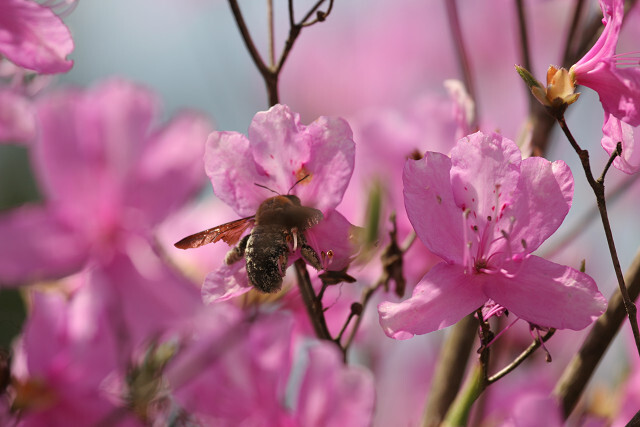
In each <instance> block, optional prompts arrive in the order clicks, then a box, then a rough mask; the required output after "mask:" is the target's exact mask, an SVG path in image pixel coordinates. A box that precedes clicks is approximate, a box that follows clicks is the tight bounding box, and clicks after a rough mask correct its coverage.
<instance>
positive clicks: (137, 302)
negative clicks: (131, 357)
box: [91, 238, 202, 347]
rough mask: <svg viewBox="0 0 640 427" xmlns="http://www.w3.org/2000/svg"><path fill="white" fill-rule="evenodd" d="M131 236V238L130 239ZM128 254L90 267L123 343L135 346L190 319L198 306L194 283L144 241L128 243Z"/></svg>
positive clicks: (117, 255)
mask: <svg viewBox="0 0 640 427" xmlns="http://www.w3.org/2000/svg"><path fill="white" fill-rule="evenodd" d="M132 239H135V238H132ZM127 246H129V248H128V253H123V252H116V253H114V254H113V258H112V260H111V262H109V263H106V264H104V265H102V266H101V267H100V268H96V269H95V270H93V274H92V277H91V281H92V283H93V286H99V287H100V290H99V292H100V293H101V295H102V298H103V299H104V300H105V301H107V302H106V303H105V304H109V309H110V312H111V313H113V315H114V316H118V317H117V319H118V320H117V321H118V322H120V325H121V327H125V328H126V331H127V334H126V336H123V337H122V338H121V341H122V343H121V344H122V345H123V346H127V345H128V346H130V347H135V346H137V345H139V344H140V343H142V342H144V341H146V340H149V339H151V338H154V337H157V336H158V335H159V334H161V333H164V332H166V331H167V330H169V329H172V328H175V327H177V326H178V325H180V324H181V323H182V322H185V321H186V320H187V319H189V318H191V316H193V315H194V313H197V311H198V309H199V308H200V307H201V306H202V302H201V299H200V292H199V290H198V288H197V286H196V285H194V284H193V283H191V282H190V281H187V280H186V279H185V278H184V277H183V276H182V275H180V274H178V273H177V272H176V271H175V270H173V269H172V268H170V267H169V266H168V265H166V264H165V263H164V262H163V261H162V260H161V259H160V258H158V257H157V256H156V255H155V254H154V253H153V252H152V251H151V250H150V248H149V247H148V246H144V242H143V241H142V240H140V241H139V242H134V241H133V240H132V241H130V242H128V245H127Z"/></svg>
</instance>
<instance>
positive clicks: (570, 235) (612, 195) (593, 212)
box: [540, 173, 640, 258]
mask: <svg viewBox="0 0 640 427" xmlns="http://www.w3.org/2000/svg"><path fill="white" fill-rule="evenodd" d="M638 177H640V174H637V173H636V174H633V175H625V177H624V181H623V182H622V183H620V184H618V186H617V187H616V188H614V189H613V190H612V191H610V192H609V193H608V195H607V201H608V202H609V204H611V203H612V202H615V201H617V200H618V199H619V198H620V197H621V196H622V195H624V194H625V192H626V191H627V190H628V189H629V187H631V186H632V185H633V184H634V183H635V182H636V180H637V179H638ZM598 215H599V211H598V206H597V205H594V206H592V207H590V208H589V210H588V211H587V212H586V213H584V214H583V215H582V217H581V218H580V219H578V220H575V221H573V223H572V225H571V226H570V227H571V228H570V229H569V231H566V232H565V233H563V236H562V238H561V239H560V240H559V241H558V243H557V244H554V245H553V246H549V247H546V248H544V249H543V250H542V253H541V254H540V256H542V257H543V258H552V257H553V256H554V255H555V254H557V253H558V252H559V251H560V250H561V249H562V248H564V247H566V246H567V245H569V244H570V243H571V242H573V241H574V240H575V239H576V238H577V237H578V236H580V235H581V234H582V233H583V232H584V229H585V227H586V226H587V225H588V224H589V223H590V222H592V221H593V220H594V219H596V218H597V217H598Z"/></svg>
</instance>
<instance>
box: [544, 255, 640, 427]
mask: <svg viewBox="0 0 640 427" xmlns="http://www.w3.org/2000/svg"><path fill="white" fill-rule="evenodd" d="M626 282H627V283H628V284H629V295H630V297H631V299H633V300H635V299H636V298H638V294H640V250H639V251H638V252H637V253H636V256H635V258H634V260H633V262H632V263H631V267H629V270H627V274H626ZM624 306H625V305H624V298H623V297H622V293H621V292H620V289H618V290H616V292H615V293H614V294H613V296H612V297H611V298H610V299H609V305H608V306H607V311H605V312H604V314H603V315H602V316H600V318H599V319H598V320H597V321H596V322H595V323H594V324H593V327H592V328H591V331H589V335H587V337H586V339H585V340H584V343H582V346H581V347H580V350H579V351H578V353H576V355H575V356H574V357H573V359H572V360H571V362H569V364H568V365H567V367H566V369H565V370H564V372H563V374H562V376H561V377H560V379H559V380H558V382H557V384H556V386H555V388H554V390H553V394H554V395H555V396H556V397H558V400H559V401H560V405H561V408H562V411H563V413H564V417H565V419H566V418H568V417H569V415H570V414H571V411H573V408H575V406H576V404H577V403H578V399H579V398H580V396H581V395H582V391H583V390H584V388H585V387H586V385H587V382H588V381H589V378H591V374H593V372H594V371H595V369H596V367H597V366H598V363H599V362H600V359H602V356H604V353H605V351H606V350H607V348H608V347H609V344H611V341H613V338H614V337H615V335H616V333H617V332H618V329H620V326H621V325H622V322H623V321H624V318H625V314H626V313H625V308H624Z"/></svg>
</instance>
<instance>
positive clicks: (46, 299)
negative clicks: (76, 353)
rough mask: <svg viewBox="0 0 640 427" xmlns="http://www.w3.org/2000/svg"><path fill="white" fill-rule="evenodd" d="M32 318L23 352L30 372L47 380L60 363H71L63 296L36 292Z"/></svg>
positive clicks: (24, 340) (65, 305)
mask: <svg viewBox="0 0 640 427" xmlns="http://www.w3.org/2000/svg"><path fill="white" fill-rule="evenodd" d="M32 297H33V308H34V310H33V311H32V312H31V316H30V317H29V320H28V321H27V323H26V325H25V330H24V338H23V346H22V350H24V351H25V352H26V355H27V366H28V373H29V375H31V376H35V377H44V378H47V377H48V376H49V374H50V370H51V368H52V367H53V366H55V365H56V364H60V362H62V363H64V364H65V365H66V364H68V363H69V360H68V359H67V360H65V359H66V358H67V355H66V354H62V353H63V352H66V346H67V345H68V344H67V343H66V342H65V340H64V339H60V338H62V337H64V336H66V331H65V329H66V327H67V312H66V310H67V304H66V302H65V299H64V296H63V295H62V294H52V293H41V292H34V293H33V294H32Z"/></svg>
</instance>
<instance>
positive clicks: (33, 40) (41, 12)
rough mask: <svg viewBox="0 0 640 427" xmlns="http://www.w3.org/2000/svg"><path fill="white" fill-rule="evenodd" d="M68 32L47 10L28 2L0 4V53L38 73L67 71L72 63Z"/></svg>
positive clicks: (14, 1)
mask: <svg viewBox="0 0 640 427" xmlns="http://www.w3.org/2000/svg"><path fill="white" fill-rule="evenodd" d="M72 51H73V40H72V39H71V33H70V32H69V29H68V28H67V27H66V26H65V25H64V23H63V22H62V20H61V19H60V18H58V17H57V16H56V15H55V14H54V13H53V11H52V10H51V9H49V8H48V7H45V6H42V5H39V4H38V3H36V2H35V1H29V0H3V1H2V2H1V3H0V53H1V54H2V55H4V56H6V57H7V58H9V59H10V60H11V61H13V62H14V63H15V64H17V65H19V66H21V67H24V68H28V69H30V70H34V71H37V72H39V73H45V74H49V73H62V72H65V71H69V69H70V68H71V67H72V66H73V61H71V60H67V59H66V57H67V55H69V54H70V53H71V52H72Z"/></svg>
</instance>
